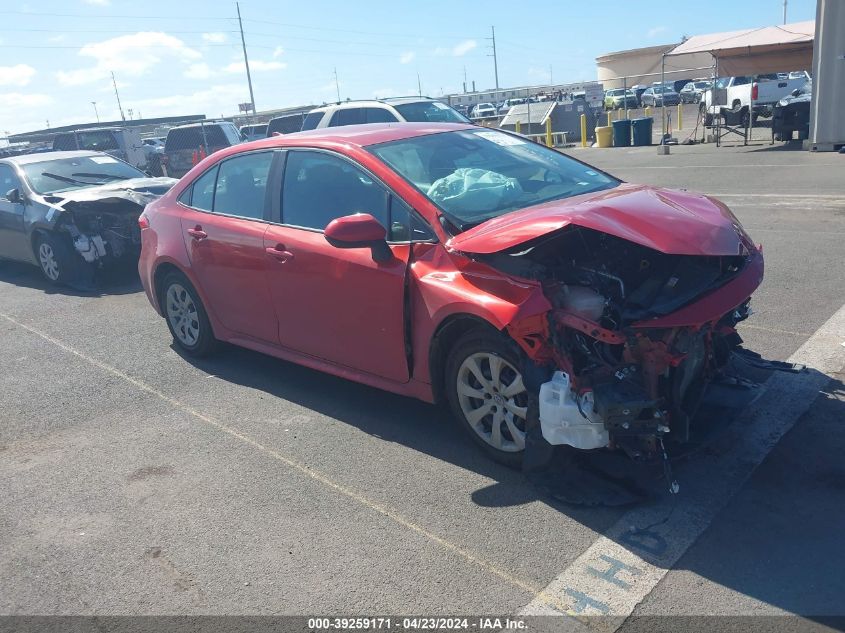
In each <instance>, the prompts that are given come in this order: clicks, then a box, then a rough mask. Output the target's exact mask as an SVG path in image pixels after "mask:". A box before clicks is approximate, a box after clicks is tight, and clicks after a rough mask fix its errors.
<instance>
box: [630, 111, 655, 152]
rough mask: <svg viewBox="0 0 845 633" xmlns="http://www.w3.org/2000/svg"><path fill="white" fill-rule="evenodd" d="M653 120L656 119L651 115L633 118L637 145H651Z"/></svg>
mask: <svg viewBox="0 0 845 633" xmlns="http://www.w3.org/2000/svg"><path fill="white" fill-rule="evenodd" d="M653 122H654V119H652V118H651V117H650V116H648V117H643V118H641V119H633V120H632V121H631V129H632V130H633V137H634V146H635V147H643V146H644V145H651V126H652V124H653Z"/></svg>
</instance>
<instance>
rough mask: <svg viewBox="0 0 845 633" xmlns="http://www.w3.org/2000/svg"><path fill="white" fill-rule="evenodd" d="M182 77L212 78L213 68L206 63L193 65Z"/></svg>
mask: <svg viewBox="0 0 845 633" xmlns="http://www.w3.org/2000/svg"><path fill="white" fill-rule="evenodd" d="M182 75H183V76H185V77H187V78H188V79H208V78H209V77H211V68H209V66H208V64H206V63H205V62H200V63H199V64H191V65H190V66H188V67H187V68H186V69H185V72H184V73H182Z"/></svg>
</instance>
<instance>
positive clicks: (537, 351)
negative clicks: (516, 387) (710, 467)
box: [484, 225, 763, 459]
mask: <svg viewBox="0 0 845 633" xmlns="http://www.w3.org/2000/svg"><path fill="white" fill-rule="evenodd" d="M738 237H739V241H738V248H737V252H736V254H734V255H682V254H681V255H679V254H667V253H663V252H660V251H657V250H654V249H652V248H649V247H646V246H643V245H640V244H636V243H634V242H631V241H628V240H625V239H622V238H619V237H616V236H613V235H609V234H607V233H602V232H600V231H596V230H592V229H588V228H584V227H579V226H574V225H570V226H569V227H567V228H565V229H564V230H562V231H559V232H556V233H554V234H551V235H546V236H543V237H542V238H539V239H537V240H535V241H533V242H532V243H529V244H523V245H521V246H520V247H518V248H514V249H511V250H509V251H504V252H499V253H494V254H491V255H487V256H485V257H484V260H485V261H486V263H488V264H489V265H492V266H493V267H495V268H497V269H499V270H501V271H503V272H507V273H510V274H514V275H517V276H520V277H524V278H531V279H534V280H536V281H538V282H539V283H540V286H541V288H542V292H543V294H544V295H545V298H546V299H547V300H548V302H549V305H550V306H551V307H550V309H549V310H547V311H545V312H542V313H537V314H534V315H532V316H529V317H525V318H521V319H519V320H517V321H515V322H512V323H511V324H510V325H509V326H508V332H509V334H510V336H511V337H512V338H513V339H514V340H515V341H516V342H517V343H518V344H519V345H520V347H521V348H522V349H523V351H524V352H525V354H526V355H527V357H528V359H529V364H530V365H531V367H527V368H526V375H527V376H534V377H539V378H537V379H536V380H534V381H533V382H534V385H533V389H534V390H535V393H537V402H536V407H537V414H538V415H539V422H540V428H541V430H542V437H543V439H544V440H545V441H546V442H548V443H549V444H551V445H560V444H567V445H570V446H574V447H576V448H580V449H595V448H604V447H607V448H619V449H622V450H624V451H625V452H626V453H627V454H628V455H630V456H631V457H633V458H635V459H649V458H652V457H655V456H657V455H658V454H659V452H660V451H661V447H662V439H663V437H664V436H667V435H668V436H669V437H670V438H672V439H674V440H676V441H679V442H684V441H687V440H688V439H689V435H690V422H691V420H692V418H693V416H694V415H695V412H696V410H697V408H698V406H699V403H700V402H701V399H702V395H703V394H704V391H705V389H706V387H707V386H708V384H709V383H710V382H711V381H713V380H714V379H716V378H718V377H719V376H720V374H721V372H722V371H723V370H724V368H725V366H726V365H727V363H728V361H729V359H730V355H731V352H732V350H733V349H734V348H735V347H736V346H738V345H739V344H740V343H741V339H740V337H739V335H738V334H737V331H736V329H735V326H736V324H737V323H739V322H740V321H742V320H743V319H745V318H747V316H748V315H749V313H750V309H749V298H750V295H751V293H752V292H753V291H754V289H756V288H757V286H758V285H759V284H760V282H761V280H762V275H763V260H762V254H761V252H760V251H759V250H758V249H757V248H755V246H754V245H753V244H752V243H751V242H750V240H749V239H748V238H747V236H745V234H744V233H741V234H739V235H738Z"/></svg>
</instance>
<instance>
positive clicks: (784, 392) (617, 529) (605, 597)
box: [520, 305, 845, 631]
mask: <svg viewBox="0 0 845 633" xmlns="http://www.w3.org/2000/svg"><path fill="white" fill-rule="evenodd" d="M843 341H845V305H843V306H842V307H841V308H840V309H839V310H838V311H837V312H836V314H834V315H833V316H832V317H831V318H830V319H829V320H828V321H827V322H826V323H825V324H824V325H822V327H821V328H819V329H818V330H817V331H816V332H815V333H814V334H813V335H812V336H811V337H810V338H809V340H807V342H806V343H804V345H802V346H801V348H800V349H799V350H798V351H796V352H795V353H794V354H793V355H792V356H791V357H790V359H789V362H793V363H803V364H806V365H807V367H808V368H810V371H809V372H808V373H804V374H797V375H796V374H784V373H775V374H773V375H772V376H771V378H769V380H768V381H767V383H766V387H765V388H766V392H765V394H764V396H763V397H762V398H760V399H759V400H758V401H757V404H756V405H754V406H753V407H752V408H751V409H750V410H749V411H748V412H747V415H744V416H743V423H742V424H734V425H732V427H730V428H729V430H728V432H727V433H726V436H725V437H724V439H722V440H720V441H719V442H718V443H717V446H721V447H727V448H725V449H724V451H723V452H722V453H721V454H719V455H711V456H701V457H698V458H697V459H696V460H695V461H693V462H690V463H689V464H688V465H687V467H686V468H684V469H683V474H682V477H681V481H680V483H681V490H680V494H679V495H678V497H676V498H674V499H666V500H663V501H661V502H659V503H656V504H654V505H651V506H645V507H638V508H636V509H634V510H632V511H630V512H628V513H627V514H625V515H624V516H622V517H621V518H620V519H619V521H618V522H617V523H616V524H614V525H613V526H612V527H611V528H610V529H609V530H608V531H607V532H606V533H605V535H604V536H602V537H600V538H599V539H598V540H597V541H596V542H595V543H593V544H592V545H591V546H590V547H589V548H588V549H587V550H586V551H585V552H584V553H583V554H581V556H579V557H578V558H577V559H576V560H575V561H573V562H572V564H571V565H569V567H567V568H566V569H565V570H564V571H563V572H562V573H561V574H560V575H559V576H557V577H556V578H555V579H554V580H553V581H552V582H551V583H550V584H549V585H548V586H547V587H546V588H545V590H544V591H543V592H542V598H543V599H539V598H535V599H534V600H532V601H531V602H530V603H529V604H528V605H526V606H525V607H524V608H523V609H522V610H521V611H520V614H521V615H564V614H566V613H572V612H575V613H577V614H579V615H584V616H588V615H590V616H592V615H605V616H609V617H605V618H589V619H586V618H585V622H586V623H587V624H588V626H590V627H591V628H593V629H595V630H603V631H615V630H616V629H617V628H619V626H620V625H621V624H622V623H623V622H624V621H625V619H626V618H627V617H628V616H629V615H630V614H631V613H632V612H633V610H634V608H635V607H636V606H637V605H638V604H639V603H640V602H641V601H642V600H643V599H644V598H645V597H646V596H647V595H648V594H649V593H650V592H651V590H652V589H653V588H654V587H655V586H656V585H657V583H658V582H660V580H661V579H662V578H663V577H664V576H665V575H666V574H667V573H668V571H669V570H670V569H671V568H672V566H673V565H674V564H675V563H676V562H677V561H678V559H679V558H680V557H681V556H682V555H683V554H684V552H686V550H687V549H688V548H689V547H690V546H691V545H692V544H693V543H694V542H695V541H696V540H697V539H698V537H699V536H700V535H701V533H702V532H703V531H704V530H705V529H706V528H707V527H708V526H709V525H710V523H711V521H712V520H713V518H714V517H715V516H716V514H717V513H718V512H719V510H721V509H722V508H723V507H724V506H725V505H726V504H727V502H728V500H729V499H730V498H731V497H732V496H733V495H734V494H736V492H738V491H739V489H740V488H741V486H742V485H743V484H744V483H745V481H746V480H747V479H748V477H749V476H750V475H751V473H752V472H753V471H754V469H755V468H756V467H757V466H758V465H759V464H760V463H761V462H762V461H763V459H764V458H765V457H766V455H767V454H768V453H769V451H770V450H771V449H772V448H773V447H774V445H775V444H777V442H778V441H779V440H780V438H781V437H782V436H783V434H784V433H786V432H787V431H788V430H789V429H790V428H791V427H792V425H793V424H795V422H796V421H797V420H798V419H799V418H800V417H801V415H803V414H804V413H805V412H806V411H807V409H808V408H809V407H810V405H811V404H812V402H813V401H814V400H815V398H816V396H817V395H818V392H819V389H821V388H822V387H823V386H824V385H825V383H826V382H827V381H828V380H829V377H828V376H827V375H826V374H830V373H833V372H836V371H839V370H840V369H842V367H843V366H845V348H843V346H842V345H841V343H842V342H843ZM713 473H718V474H719V476H718V477H713ZM673 505H674V508H673ZM549 598H551V600H549ZM550 603H558V604H562V605H564V606H565V607H566V609H564V610H563V611H561V610H559V609H557V608H555V607H551V606H549V604H550ZM693 615H694V614H693Z"/></svg>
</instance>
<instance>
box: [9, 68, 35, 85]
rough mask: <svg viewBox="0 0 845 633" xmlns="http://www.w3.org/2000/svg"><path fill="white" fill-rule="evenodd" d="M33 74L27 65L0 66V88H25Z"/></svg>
mask: <svg viewBox="0 0 845 633" xmlns="http://www.w3.org/2000/svg"><path fill="white" fill-rule="evenodd" d="M34 74H35V69H34V68H33V67H32V66H29V65H28V64H17V65H15V66H0V86H25V85H27V84H28V83H29V82H30V80H31V79H32V76H33V75H34Z"/></svg>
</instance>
